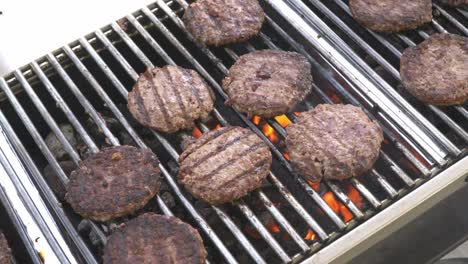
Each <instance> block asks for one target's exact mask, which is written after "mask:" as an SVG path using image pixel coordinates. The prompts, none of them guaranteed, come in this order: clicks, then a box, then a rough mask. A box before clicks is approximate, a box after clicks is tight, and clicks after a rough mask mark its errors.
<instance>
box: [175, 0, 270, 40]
mask: <svg viewBox="0 0 468 264" xmlns="http://www.w3.org/2000/svg"><path fill="white" fill-rule="evenodd" d="M182 19H183V21H184V23H185V26H186V28H187V30H188V31H189V32H190V34H191V35H192V36H193V37H194V38H195V39H196V40H197V41H198V42H200V43H204V44H206V45H214V46H221V45H226V44H232V43H238V42H242V41H245V40H248V39H250V38H251V37H253V36H255V35H257V34H258V32H260V29H261V27H262V24H263V21H264V20H265V14H264V12H263V10H262V8H261V6H260V4H259V3H258V1H257V0H197V1H196V2H194V3H192V4H190V6H189V7H188V8H187V10H186V11H185V14H184V16H183V18H182Z"/></svg>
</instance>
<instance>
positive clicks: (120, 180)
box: [65, 146, 161, 221]
mask: <svg viewBox="0 0 468 264" xmlns="http://www.w3.org/2000/svg"><path fill="white" fill-rule="evenodd" d="M158 165H159V161H158V158H157V157H156V155H155V154H154V153H153V152H152V151H151V150H150V149H138V148H135V147H132V146H119V147H111V148H105V149H103V150H102V151H101V152H99V153H97V154H95V155H94V156H92V157H89V158H87V159H86V160H84V161H82V162H81V164H80V166H79V167H78V169H76V170H75V171H73V172H72V173H71V175H70V182H69V184H68V186H67V194H66V196H65V199H66V200H67V202H68V203H69V204H70V205H71V207H72V208H73V210H75V212H77V213H78V214H80V215H81V216H83V217H85V218H90V219H92V220H97V221H108V220H111V219H113V218H117V217H121V216H124V215H128V214H131V213H133V212H135V211H136V210H138V209H141V208H142V207H143V206H145V204H146V203H147V202H148V201H149V200H150V199H151V198H153V197H154V196H155V195H156V194H157V193H158V191H159V187H160V184H161V177H160V170H159V167H158Z"/></svg>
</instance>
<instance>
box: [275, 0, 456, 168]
mask: <svg viewBox="0 0 468 264" xmlns="http://www.w3.org/2000/svg"><path fill="white" fill-rule="evenodd" d="M268 2H269V3H271V4H272V5H273V6H275V9H276V10H277V11H278V12H279V13H281V14H283V15H284V16H285V17H287V18H288V19H289V20H290V21H294V22H295V23H296V27H297V28H298V29H300V30H301V34H303V35H304V36H305V37H306V38H307V40H308V41H310V43H312V44H313V45H314V47H317V48H319V51H320V53H321V54H322V55H323V56H324V57H326V58H327V59H329V60H330V61H332V62H333V64H334V66H336V67H338V68H339V69H340V70H341V71H342V72H343V73H344V74H346V75H347V76H348V75H349V76H350V78H351V79H353V80H355V83H356V84H358V85H360V84H359V83H358V82H362V83H366V85H364V87H366V88H365V89H364V90H363V91H365V92H366V94H367V95H368V96H372V95H373V94H372V95H371V94H369V93H368V91H370V90H369V89H371V87H372V93H375V95H377V94H379V93H383V94H385V95H386V96H389V97H390V98H392V99H393V103H396V104H398V105H399V109H400V110H401V109H404V111H405V113H407V114H409V115H411V116H413V118H414V119H411V120H413V121H414V122H418V123H419V125H422V126H424V127H425V128H427V129H428V132H430V133H431V134H432V135H433V136H434V137H433V140H438V141H439V142H440V143H441V144H442V145H443V146H444V148H445V149H446V150H448V151H450V153H452V154H453V155H455V156H456V155H458V154H459V153H460V150H459V149H458V148H457V147H456V146H455V145H454V144H453V143H452V142H450V141H449V140H448V139H447V138H446V137H445V135H443V134H442V133H441V132H440V131H439V130H438V129H437V128H436V127H434V125H433V124H431V123H430V122H429V121H428V120H427V119H426V118H424V117H423V116H422V115H421V114H420V113H419V112H417V111H416V109H414V108H413V107H412V106H411V105H410V104H409V103H408V102H407V101H406V100H405V99H403V98H402V97H401V96H400V95H399V94H398V93H397V92H396V91H394V90H393V88H392V87H391V86H390V85H389V84H388V83H387V82H386V81H384V80H383V79H382V78H381V77H380V76H379V75H377V74H374V73H373V70H372V69H370V67H369V66H368V65H367V64H366V63H365V62H364V61H363V60H362V59H361V58H360V57H359V56H357V55H356V54H355V53H354V52H353V50H352V49H351V48H350V47H349V46H348V45H347V44H346V43H344V41H343V40H342V39H341V38H340V37H339V36H337V35H336V34H335V33H334V32H333V31H332V30H331V29H330V28H329V27H328V26H327V25H326V24H325V23H324V22H323V21H322V20H321V19H320V18H319V17H317V15H316V14H314V13H313V12H312V11H311V10H310V9H309V8H308V7H307V6H306V5H305V4H304V3H303V2H301V1H299V0H288V1H287V2H288V3H289V4H290V5H291V6H292V7H293V8H294V10H292V9H291V7H289V6H288V5H287V4H286V3H283V2H276V1H270V0H269V1H268ZM294 11H295V12H298V13H299V14H302V15H303V16H304V19H305V21H304V20H300V16H299V15H298V14H296V13H295V12H294ZM296 18H297V19H296ZM310 25H313V27H314V29H313V28H311V27H310ZM315 30H317V31H315ZM318 32H320V33H318ZM318 34H319V35H320V36H323V37H321V38H317V35H318ZM329 42H331V43H333V44H335V46H333V47H330V43H329ZM337 49H339V50H340V51H341V52H339V51H337ZM343 56H345V57H346V58H344V57H343ZM349 60H351V61H353V62H355V63H356V65H357V66H358V67H359V68H360V69H356V67H355V66H353V65H350V64H347V63H343V61H345V62H347V61H349ZM360 74H365V76H366V77H365V78H364V79H363V80H359V81H358V78H360V77H359V76H360ZM361 88H362V87H361ZM373 88H376V90H373ZM386 96H383V97H385V98H387V97H386ZM383 97H382V98H381V97H380V96H379V97H373V100H375V101H376V102H379V104H378V105H379V107H384V106H385V105H387V106H390V105H391V103H390V102H388V101H387V102H384V101H385V100H386V99H384V98H383ZM381 99H382V101H381ZM387 99H388V98H387ZM388 116H389V117H391V118H392V119H393V120H395V117H396V116H395V113H393V114H389V115H388ZM407 117H408V116H403V117H401V118H402V119H405V121H404V122H403V124H401V123H399V126H400V127H402V128H404V127H405V125H406V124H411V123H412V121H411V120H410V119H407ZM395 121H396V120H395ZM397 122H398V121H397ZM404 129H405V128H404ZM405 130H406V131H408V130H407V129H405ZM422 133H423V134H424V135H412V138H413V139H416V138H415V136H416V137H425V136H427V134H425V133H426V132H422ZM409 135H411V133H409ZM416 140H417V139H416ZM419 144H421V142H419ZM433 147H434V148H433V150H436V151H437V149H438V148H439V147H436V146H433ZM425 150H426V151H428V149H427V148H425ZM439 150H440V149H439ZM429 152H431V151H429ZM432 154H433V155H432V157H433V158H435V160H436V161H437V162H438V163H439V164H440V165H444V164H445V163H446V161H445V156H446V155H445V154H442V155H441V156H439V157H437V154H435V153H432Z"/></svg>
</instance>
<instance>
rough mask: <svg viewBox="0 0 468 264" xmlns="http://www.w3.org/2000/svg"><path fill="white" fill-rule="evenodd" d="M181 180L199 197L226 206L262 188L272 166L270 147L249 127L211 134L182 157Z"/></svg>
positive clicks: (179, 176) (196, 143)
mask: <svg viewBox="0 0 468 264" xmlns="http://www.w3.org/2000/svg"><path fill="white" fill-rule="evenodd" d="M179 162H180V170H179V174H178V179H179V182H180V183H181V184H183V185H184V186H185V188H186V189H187V190H188V191H189V192H190V193H191V194H192V195H193V196H195V197H196V198H199V199H201V200H203V201H205V202H208V203H210V204H222V203H226V202H230V201H233V200H235V199H238V198H241V197H243V196H245V195H247V194H248V193H249V192H250V191H253V190H255V189H257V188H259V187H261V185H262V181H263V180H264V179H265V178H266V176H267V174H268V171H269V169H270V166H271V162H272V157H271V153H270V150H269V148H268V145H266V144H265V143H264V142H263V141H262V140H261V139H260V138H259V137H258V136H257V135H255V134H254V133H253V132H252V131H250V130H249V129H246V128H241V127H224V128H220V129H218V130H214V131H210V132H207V133H206V134H204V135H203V136H202V137H200V138H199V139H198V140H197V141H195V142H194V143H192V144H190V145H189V146H188V147H187V149H186V150H185V151H184V152H183V153H182V154H181V156H180V159H179Z"/></svg>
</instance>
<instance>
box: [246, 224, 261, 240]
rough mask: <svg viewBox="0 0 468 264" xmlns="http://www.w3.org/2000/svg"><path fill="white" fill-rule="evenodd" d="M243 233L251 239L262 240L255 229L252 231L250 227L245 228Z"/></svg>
mask: <svg viewBox="0 0 468 264" xmlns="http://www.w3.org/2000/svg"><path fill="white" fill-rule="evenodd" d="M245 232H247V234H249V235H250V236H251V237H253V238H255V239H260V238H262V236H260V234H259V233H258V232H257V231H256V230H255V229H253V228H252V227H250V226H248V225H247V226H245Z"/></svg>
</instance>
